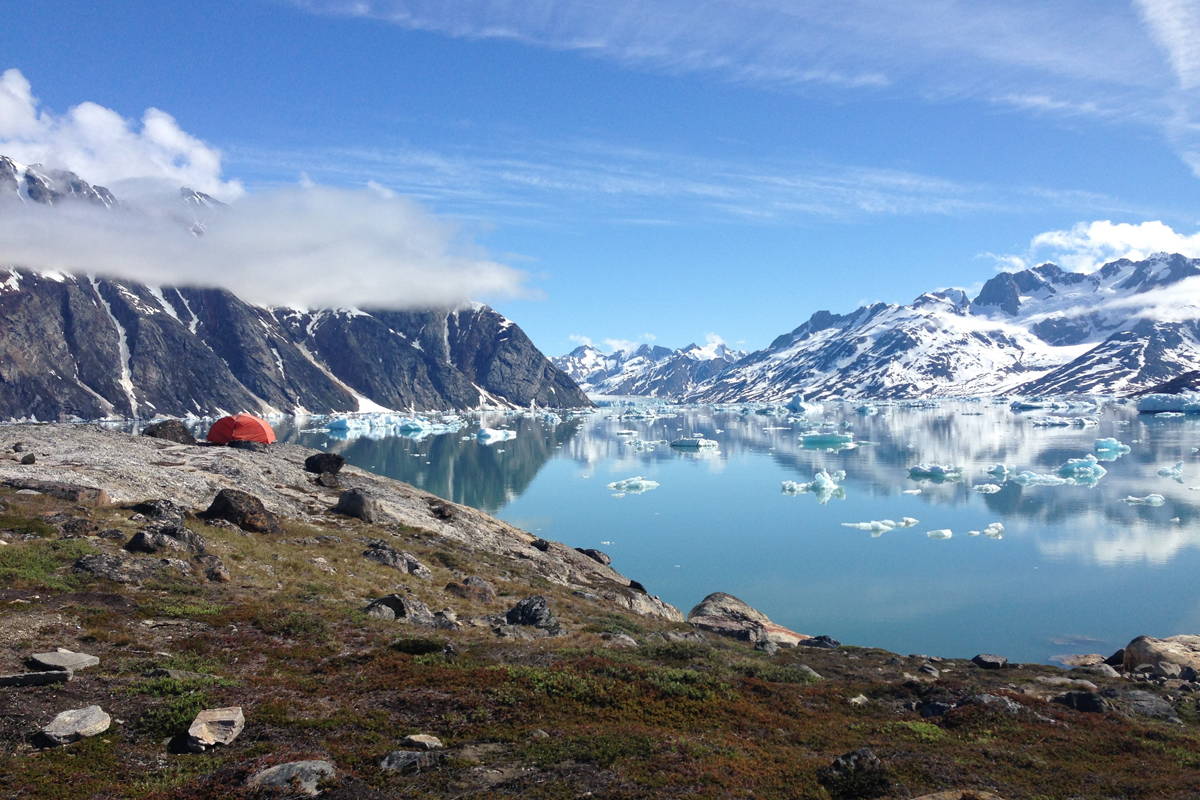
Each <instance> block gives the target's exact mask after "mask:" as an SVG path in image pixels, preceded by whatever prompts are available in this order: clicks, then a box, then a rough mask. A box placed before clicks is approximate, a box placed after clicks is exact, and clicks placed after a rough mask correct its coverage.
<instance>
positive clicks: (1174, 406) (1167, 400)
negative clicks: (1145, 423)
mask: <svg viewBox="0 0 1200 800" xmlns="http://www.w3.org/2000/svg"><path fill="white" fill-rule="evenodd" d="M1137 408H1138V411H1140V412H1141V413H1143V414H1158V413H1160V412H1163V411H1166V412H1173V413H1182V414H1200V393H1197V392H1182V393H1180V394H1148V395H1146V396H1145V397H1143V398H1142V399H1141V400H1138V406H1137Z"/></svg>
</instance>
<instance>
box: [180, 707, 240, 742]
mask: <svg viewBox="0 0 1200 800" xmlns="http://www.w3.org/2000/svg"><path fill="white" fill-rule="evenodd" d="M245 727H246V717H245V715H244V714H243V713H242V709H241V706H227V707H225V708H206V709H205V710H203V711H201V712H200V713H199V714H197V715H196V718H195V719H193V720H192V724H191V725H189V726H188V730H187V748H188V750H190V751H192V752H193V753H202V752H204V751H205V750H209V749H211V748H213V747H216V746H217V745H227V744H229V743H231V742H232V741H233V740H234V739H236V738H237V737H238V734H240V733H241V732H242V730H243V729H244V728H245Z"/></svg>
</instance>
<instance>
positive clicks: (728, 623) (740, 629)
mask: <svg viewBox="0 0 1200 800" xmlns="http://www.w3.org/2000/svg"><path fill="white" fill-rule="evenodd" d="M687 621H688V622H689V623H691V624H692V625H694V626H695V627H697V628H700V629H701V630H705V631H710V632H712V633H717V634H720V635H721V636H729V637H731V638H734V639H740V640H742V641H744V642H751V643H757V642H760V641H769V642H774V643H775V644H778V645H782V646H784V647H795V646H796V645H798V644H800V643H801V642H803V641H805V640H806V639H810V638H812V637H810V636H805V635H804V634H802V633H796V632H795V631H793V630H789V629H788V628H785V627H783V626H782V625H777V624H776V623H774V622H772V621H771V620H770V619H769V618H768V617H767V615H766V614H764V613H762V612H761V611H759V610H758V609H756V608H752V607H751V606H749V605H748V604H746V603H744V602H742V601H741V600H739V599H738V598H736V597H734V596H733V595H731V594H726V593H725V592H714V593H712V594H710V595H709V596H708V597H706V598H704V599H703V600H702V601H700V604H699V605H697V606H696V607H695V608H693V609H692V610H691V612H690V613H689V614H688V616H687Z"/></svg>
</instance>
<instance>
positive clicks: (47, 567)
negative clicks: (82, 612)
mask: <svg viewBox="0 0 1200 800" xmlns="http://www.w3.org/2000/svg"><path fill="white" fill-rule="evenodd" d="M94 552H96V551H95V550H94V549H92V547H91V545H89V544H87V543H86V542H84V541H82V540H79V539H63V540H60V541H49V540H37V541H30V542H18V543H17V544H10V545H8V546H6V547H3V548H0V586H8V587H11V588H24V589H50V590H54V591H60V592H70V591H73V590H75V589H77V588H79V586H80V585H81V584H82V580H81V579H80V578H79V577H78V576H75V575H59V574H58V572H59V570H62V569H63V568H65V567H69V566H70V565H72V564H74V563H75V562H76V561H77V560H78V559H79V558H81V557H83V556H85V555H88V554H90V553H94Z"/></svg>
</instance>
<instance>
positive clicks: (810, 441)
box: [800, 431, 855, 450]
mask: <svg viewBox="0 0 1200 800" xmlns="http://www.w3.org/2000/svg"><path fill="white" fill-rule="evenodd" d="M800 444H801V446H803V447H806V448H808V449H810V450H815V449H842V450H848V449H851V448H853V447H854V446H855V445H854V434H853V433H847V432H845V431H812V432H810V433H804V434H801V435H800Z"/></svg>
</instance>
